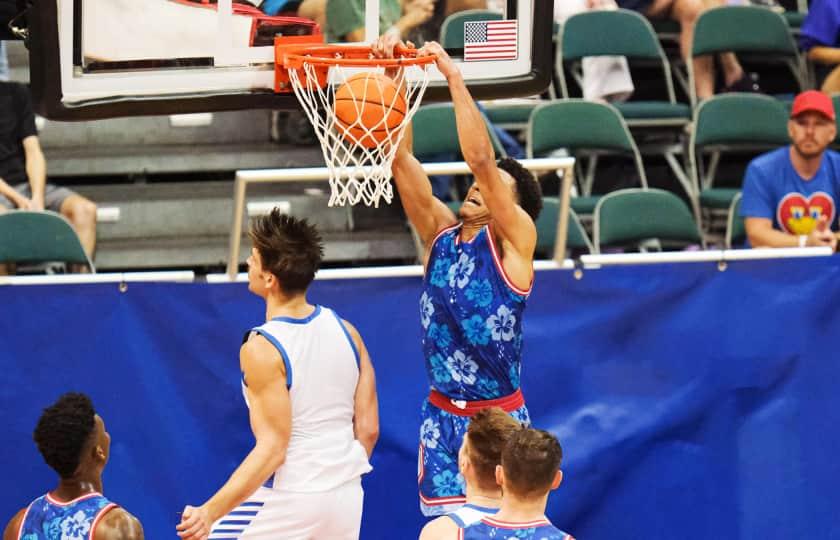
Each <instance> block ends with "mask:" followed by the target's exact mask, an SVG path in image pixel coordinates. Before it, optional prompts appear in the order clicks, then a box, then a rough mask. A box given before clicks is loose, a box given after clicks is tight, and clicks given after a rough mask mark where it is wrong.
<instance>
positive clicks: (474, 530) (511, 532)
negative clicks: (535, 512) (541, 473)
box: [458, 516, 575, 540]
mask: <svg viewBox="0 0 840 540" xmlns="http://www.w3.org/2000/svg"><path fill="white" fill-rule="evenodd" d="M458 540H575V539H574V538H573V537H572V535H570V534H569V533H566V532H563V531H561V530H560V529H558V528H557V527H555V526H554V525H552V524H551V522H550V521H548V519H546V518H543V519H538V520H536V521H529V522H525V523H513V522H507V521H500V520H498V519H496V518H494V517H492V516H488V517H485V518H483V519H482V520H481V521H479V522H478V523H475V524H473V525H470V526H469V527H467V528H466V529H459V530H458Z"/></svg>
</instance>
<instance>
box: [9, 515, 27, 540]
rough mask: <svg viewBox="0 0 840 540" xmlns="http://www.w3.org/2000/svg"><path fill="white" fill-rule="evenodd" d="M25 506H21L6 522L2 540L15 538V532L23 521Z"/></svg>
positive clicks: (14, 539)
mask: <svg viewBox="0 0 840 540" xmlns="http://www.w3.org/2000/svg"><path fill="white" fill-rule="evenodd" d="M27 508H28V507H26V508H21V509H20V510H19V511H18V513H17V514H15V515H14V517H13V518H12V519H11V520H9V523H7V524H6V529H5V530H4V531H3V540H17V533H18V530H20V524H21V523H22V522H23V516H25V515H26V509H27Z"/></svg>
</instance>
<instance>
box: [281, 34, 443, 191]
mask: <svg viewBox="0 0 840 540" xmlns="http://www.w3.org/2000/svg"><path fill="white" fill-rule="evenodd" d="M292 43H294V42H293V41H290V40H289V39H288V38H277V40H276V41H275V91H276V92H291V91H293V92H294V93H295V95H296V96H297V98H298V101H299V102H300V105H301V107H302V108H303V110H304V112H305V113H306V116H307V117H308V118H309V121H310V122H312V126H313V127H314V130H315V134H316V136H317V137H318V140H319V141H320V142H321V148H322V151H323V154H324V160H325V161H326V163H327V167H328V169H329V171H330V192H331V194H330V200H329V206H343V205H346V204H351V205H354V204H358V203H360V202H362V203H364V204H366V205H367V206H374V207H378V206H379V201H380V200H385V202H386V203H390V202H391V200H392V198H393V195H394V194H393V187H392V185H391V181H390V180H391V163H392V162H393V161H394V155H395V154H396V151H397V147H398V146H399V144H400V141H401V140H402V138H403V135H404V127H405V126H406V125H407V123H408V121H410V120H411V117H412V116H413V115H414V112H415V111H416V110H417V108H418V107H419V106H420V102H421V101H422V98H423V93H424V92H425V90H426V87H427V86H428V84H429V74H428V67H429V66H430V65H431V64H432V63H434V61H435V58H434V57H433V56H427V57H419V58H418V57H417V50H416V49H413V48H398V49H397V50H396V51H395V55H396V58H374V57H373V54H372V48H371V46H369V45H351V46H345V45H317V44H312V43H306V44H292ZM298 43H299V42H298ZM337 97H338V99H336V98H337Z"/></svg>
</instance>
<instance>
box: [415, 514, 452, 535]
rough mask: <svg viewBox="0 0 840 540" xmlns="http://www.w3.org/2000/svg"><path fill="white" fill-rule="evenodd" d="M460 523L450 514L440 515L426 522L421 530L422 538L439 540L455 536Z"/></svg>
mask: <svg viewBox="0 0 840 540" xmlns="http://www.w3.org/2000/svg"><path fill="white" fill-rule="evenodd" d="M457 532H458V525H457V524H456V523H455V521H453V520H452V518H450V517H449V516H440V517H438V518H435V519H433V520H432V521H430V522H428V523H426V525H425V526H424V527H423V530H422V531H420V540H438V539H441V540H442V539H445V538H454V536H453V535H454V533H457Z"/></svg>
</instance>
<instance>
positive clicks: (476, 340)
mask: <svg viewBox="0 0 840 540" xmlns="http://www.w3.org/2000/svg"><path fill="white" fill-rule="evenodd" d="M461 328H462V329H463V330H464V335H465V336H466V337H467V341H469V342H470V343H472V344H473V345H487V343H488V342H489V341H490V329H489V328H488V327H487V324H485V322H484V319H482V318H481V316H480V315H473V316H472V317H470V318H469V319H465V320H463V321H461Z"/></svg>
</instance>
